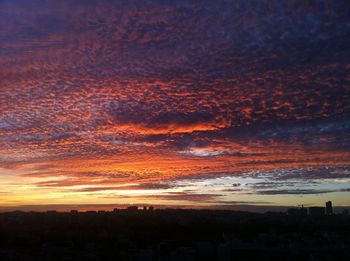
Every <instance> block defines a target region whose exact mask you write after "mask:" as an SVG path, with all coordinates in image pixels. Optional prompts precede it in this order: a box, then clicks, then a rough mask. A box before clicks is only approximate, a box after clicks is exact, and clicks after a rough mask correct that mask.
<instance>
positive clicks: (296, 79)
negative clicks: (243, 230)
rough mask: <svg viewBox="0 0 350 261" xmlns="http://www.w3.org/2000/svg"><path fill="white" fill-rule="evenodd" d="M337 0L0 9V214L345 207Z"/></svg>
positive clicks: (348, 51)
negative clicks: (116, 208)
mask: <svg viewBox="0 0 350 261" xmlns="http://www.w3.org/2000/svg"><path fill="white" fill-rule="evenodd" d="M349 101H350V4H349V2H348V1H345V0H337V1H333V0H313V1H301V0H288V1H287V0H249V1H248V0H246V1H244V0H240V1H238V0H231V1H230V0H226V1H224V0H215V1H194V0H193V1H185V0H172V1H170V0H169V1H166V0H162V1H161V0H153V1H150V0H144V1H136V0H128V1H126V0H125V1H122V0H119V1H112V0H99V1H97V0H84V1H83V0H74V1H69V0H60V1H54V0H31V1H27V0H0V206H1V207H0V210H1V209H4V208H7V207H15V208H16V207H17V208H20V206H47V205H50V207H52V205H75V206H80V205H94V206H95V205H99V204H116V205H118V204H119V205H129V204H138V205H162V206H174V207H175V206H187V207H195V208H198V207H204V208H205V207H220V208H232V207H234V206H240V205H247V206H257V207H258V206H271V207H274V206H297V205H301V204H303V205H305V206H312V205H324V203H325V202H326V201H328V200H332V201H333V204H334V205H337V206H350V102H349Z"/></svg>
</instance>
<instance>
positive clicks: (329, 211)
mask: <svg viewBox="0 0 350 261" xmlns="http://www.w3.org/2000/svg"><path fill="white" fill-rule="evenodd" d="M326 214H327V215H333V207H332V201H327V202H326Z"/></svg>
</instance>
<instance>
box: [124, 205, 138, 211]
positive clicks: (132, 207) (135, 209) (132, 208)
mask: <svg viewBox="0 0 350 261" xmlns="http://www.w3.org/2000/svg"><path fill="white" fill-rule="evenodd" d="M138 209H139V208H138V207H137V206H130V207H128V208H127V210H128V211H131V212H134V211H137V210H138Z"/></svg>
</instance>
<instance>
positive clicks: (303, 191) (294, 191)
mask: <svg viewBox="0 0 350 261" xmlns="http://www.w3.org/2000/svg"><path fill="white" fill-rule="evenodd" d="M349 191H350V188H348V189H338V190H317V189H281V190H260V191H257V192H256V193H257V194H260V195H308V194H325V193H332V192H349Z"/></svg>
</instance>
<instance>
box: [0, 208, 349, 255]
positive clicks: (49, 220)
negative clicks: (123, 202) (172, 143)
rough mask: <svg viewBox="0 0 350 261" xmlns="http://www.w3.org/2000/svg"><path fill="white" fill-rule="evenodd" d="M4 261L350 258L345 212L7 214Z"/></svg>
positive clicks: (1, 232) (0, 240) (1, 225)
mask: <svg viewBox="0 0 350 261" xmlns="http://www.w3.org/2000/svg"><path fill="white" fill-rule="evenodd" d="M0 260H167V261H172V260H181V261H186V260H220V261H224V260H225V261H226V260H350V219H349V217H348V216H345V215H332V216H320V217H310V216H305V217H302V216H290V215H286V214H284V213H266V214H256V213H247V212H234V211H204V210H117V211H113V212H103V211H100V212H79V213H78V212H71V213H57V212H46V213H36V212H28V213H25V212H9V213H0Z"/></svg>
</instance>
